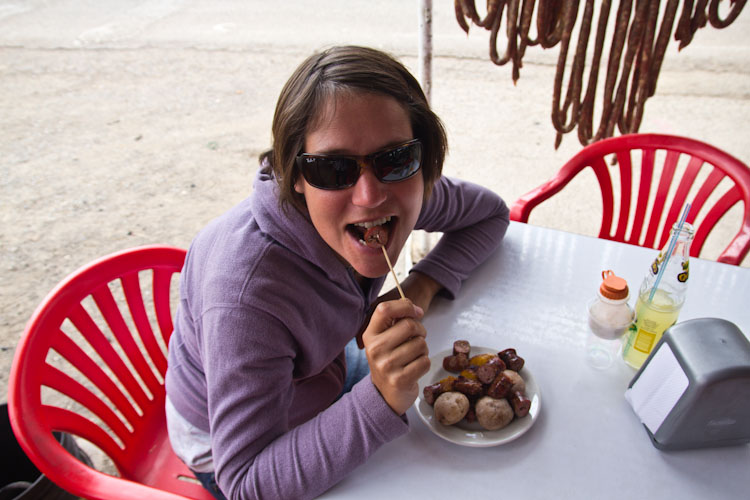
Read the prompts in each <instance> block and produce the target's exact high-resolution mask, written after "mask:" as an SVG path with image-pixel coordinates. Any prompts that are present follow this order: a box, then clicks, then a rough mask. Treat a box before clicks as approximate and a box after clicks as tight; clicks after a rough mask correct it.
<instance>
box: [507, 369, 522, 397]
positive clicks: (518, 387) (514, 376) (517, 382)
mask: <svg viewBox="0 0 750 500" xmlns="http://www.w3.org/2000/svg"><path fill="white" fill-rule="evenodd" d="M503 373H505V374H506V375H507V376H508V377H509V378H510V379H511V380H512V381H513V386H512V387H511V388H510V392H511V393H513V392H520V393H521V394H526V382H524V381H523V378H522V377H521V375H519V374H518V372H514V371H513V370H504V371H503Z"/></svg>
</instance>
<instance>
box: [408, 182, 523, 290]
mask: <svg viewBox="0 0 750 500" xmlns="http://www.w3.org/2000/svg"><path fill="white" fill-rule="evenodd" d="M509 215H510V211H509V210H508V207H507V205H506V204H505V202H504V201H503V200H502V198H500V197H499V196H498V195H497V194H495V193H494V192H492V191H490V190H489V189H487V188H484V187H482V186H479V185H477V184H472V183H470V182H465V181H459V180H456V179H450V178H447V177H441V178H440V180H438V182H437V183H436V184H435V189H434V190H433V192H432V196H431V197H430V199H429V200H428V201H427V202H426V203H425V206H424V207H423V209H422V213H421V214H420V216H419V219H418V220H417V225H416V229H423V230H425V231H430V232H442V233H443V236H442V237H441V238H440V241H438V243H437V244H436V245H435V247H434V248H433V249H432V250H431V251H430V252H429V253H428V254H427V255H426V256H425V257H424V258H423V259H422V260H420V261H419V262H418V263H417V264H416V265H415V266H414V267H413V268H412V269H411V274H414V273H416V272H418V273H422V274H424V275H427V276H429V277H430V278H432V279H433V280H434V281H435V282H437V283H440V285H442V289H441V293H443V294H445V295H447V296H448V297H449V298H453V297H454V296H455V294H456V293H457V292H458V290H459V289H460V287H461V283H462V282H463V280H465V279H466V278H467V277H468V276H469V274H471V272H472V271H474V270H475V269H476V268H477V267H478V266H479V265H481V264H482V263H483V262H484V261H485V260H486V259H487V257H489V256H490V254H492V252H494V251H495V250H496V249H497V247H498V246H499V245H500V242H501V241H502V239H503V237H504V236H505V231H506V230H507V229H508V225H509V221H510V219H509Z"/></svg>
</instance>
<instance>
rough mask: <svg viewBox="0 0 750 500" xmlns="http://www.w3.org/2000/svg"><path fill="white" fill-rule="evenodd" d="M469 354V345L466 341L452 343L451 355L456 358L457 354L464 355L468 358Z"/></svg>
mask: <svg viewBox="0 0 750 500" xmlns="http://www.w3.org/2000/svg"><path fill="white" fill-rule="evenodd" d="M470 352H471V344H469V341H468V340H456V341H455V342H453V355H454V356H456V355H458V354H466V356H467V357H468V356H469V353H470Z"/></svg>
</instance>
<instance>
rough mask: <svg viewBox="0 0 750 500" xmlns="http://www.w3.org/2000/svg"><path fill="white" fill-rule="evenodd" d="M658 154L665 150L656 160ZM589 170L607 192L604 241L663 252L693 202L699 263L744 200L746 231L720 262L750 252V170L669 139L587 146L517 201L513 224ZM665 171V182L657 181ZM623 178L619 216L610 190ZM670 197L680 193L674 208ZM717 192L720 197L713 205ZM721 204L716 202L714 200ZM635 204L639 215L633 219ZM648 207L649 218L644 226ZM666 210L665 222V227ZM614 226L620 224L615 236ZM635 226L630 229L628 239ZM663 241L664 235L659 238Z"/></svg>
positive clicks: (700, 146) (633, 138) (639, 137)
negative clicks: (719, 226)
mask: <svg viewBox="0 0 750 500" xmlns="http://www.w3.org/2000/svg"><path fill="white" fill-rule="evenodd" d="M657 151H662V153H660V154H659V155H658V157H657ZM636 152H640V168H638V165H637V164H636V166H634V165H633V159H636V160H637V159H638V158H637V157H636V156H633V155H634V154H637V153H636ZM611 155H614V157H616V158H617V162H616V164H617V166H616V167H613V168H611V169H610V168H609V167H608V166H607V159H608V158H611V157H612V156H611ZM659 159H663V164H662V165H661V169H658V168H656V167H657V166H658V160H659ZM678 164H679V165H685V166H684V173H683V174H682V175H681V176H678V177H679V178H675V172H676V171H680V169H678ZM586 167H591V169H592V170H593V171H594V173H595V174H596V178H597V180H598V181H599V187H600V188H601V194H602V206H603V213H602V223H601V227H600V230H599V238H603V239H608V240H614V241H620V242H624V243H630V244H633V245H638V246H642V247H648V248H662V247H663V246H664V243H665V242H666V241H667V238H669V229H670V228H671V227H672V225H673V224H674V223H675V222H677V220H678V218H679V217H680V215H681V212H682V209H683V207H684V205H685V203H686V202H690V203H691V208H690V213H689V215H688V217H687V221H688V222H690V223H691V224H693V225H694V226H695V229H696V231H695V238H694V240H693V243H692V245H691V248H690V255H691V256H693V257H697V256H698V255H700V252H701V249H702V248H703V243H704V242H705V241H706V237H707V236H708V235H709V233H710V232H711V230H712V229H713V228H714V226H715V225H716V223H717V221H719V219H721V217H722V216H723V215H724V214H725V213H726V212H727V211H728V210H729V209H730V208H731V207H732V206H734V205H735V204H736V203H738V202H740V201H742V202H743V203H744V212H743V216H742V226H741V227H740V230H739V231H738V232H737V234H736V235H735V237H734V238H733V239H732V241H731V242H730V243H729V245H728V246H727V247H726V248H725V249H724V251H723V252H722V253H721V255H719V257H718V259H717V260H718V261H719V262H725V263H728V264H734V265H739V264H740V263H741V262H742V259H743V258H744V257H745V255H747V253H748V250H750V169H748V167H747V165H745V164H744V163H742V162H741V161H739V160H738V159H736V158H734V157H732V156H730V155H728V154H727V153H725V152H723V151H721V150H719V149H717V148H715V147H714V146H711V145H709V144H706V143H703V142H700V141H696V140H694V139H688V138H684V137H676V136H670V135H660V134H629V135H623V136H620V137H612V138H609V139H604V140H601V141H598V142H594V143H592V144H589V145H588V146H586V147H584V148H583V149H582V150H581V151H580V152H579V153H578V154H576V155H575V156H574V157H573V158H571V159H570V160H569V161H568V162H567V163H566V164H565V165H564V166H563V167H562V168H561V169H560V171H559V172H557V174H556V175H555V176H554V177H553V178H552V179H550V180H549V181H547V182H545V183H544V184H542V185H541V186H539V187H538V188H536V189H534V190H532V191H530V192H529V193H527V194H525V195H523V196H522V197H521V198H519V199H518V201H516V202H515V203H514V204H513V206H512V207H511V211H510V218H511V220H514V221H518V222H528V220H529V214H530V213H531V210H532V209H533V208H534V207H536V206H537V205H539V204H540V203H541V202H543V201H544V200H546V199H548V198H550V197H551V196H553V195H554V194H556V193H558V192H560V191H561V190H562V189H563V188H564V187H565V186H566V185H567V184H568V183H569V182H570V181H571V180H572V179H573V177H575V176H576V175H578V174H579V173H580V172H581V171H582V170H583V169H585V168H586ZM635 169H638V173H639V177H640V181H639V183H638V190H637V191H638V195H637V199H634V196H633V194H632V184H633V173H634V170H635ZM702 169H703V174H702V175H705V179H704V180H703V183H702V184H701V185H700V186H697V187H695V188H694V187H693V184H694V183H695V182H696V177H697V176H698V174H699V171H701V170H702ZM659 170H660V171H661V175H659V176H658V178H657V174H658V171H659ZM617 171H619V183H620V193H619V213H617V214H615V213H614V200H615V196H616V194H615V192H614V190H613V188H612V177H611V176H613V175H616V174H615V172H617ZM725 178H726V179H729V180H730V181H731V182H730V184H731V187H730V188H729V189H728V190H727V191H726V192H724V193H723V194H721V189H719V190H717V186H718V185H719V182H720V181H722V179H725ZM725 184H726V183H725ZM652 186H655V189H656V191H655V193H654V195H653V200H652V201H649V198H650V195H651V190H652ZM671 186H674V187H671ZM670 187H671V188H670ZM670 190H672V191H673V192H674V194H673V196H672V197H671V203H669V204H668V203H667V201H668V199H669V193H670ZM715 190H716V191H717V194H716V195H714V198H712V199H711V200H709V196H711V194H712V193H713V192H714V191H715ZM715 198H718V200H716V201H714V199H715ZM707 201H708V203H707ZM633 203H635V210H634V213H633V215H632V217H631V205H632V204H633ZM667 205H668V206H667ZM649 207H651V214H650V216H649V218H648V220H646V214H647V210H648V208H649ZM665 210H666V219H665V220H664V222H663V223H661V222H660V221H661V220H662V217H663V215H664V214H665ZM615 215H616V217H617V219H616V220H615ZM699 215H700V218H698V216H699ZM696 220H698V222H697V223H696ZM615 222H616V224H617V225H616V227H615V230H614V232H613V224H614V223H615ZM631 225H632V229H631V230H630V232H629V233H628V227H629V226H631ZM660 229H661V231H659V230H660ZM644 231H645V232H644ZM657 235H660V236H659V238H658V239H657Z"/></svg>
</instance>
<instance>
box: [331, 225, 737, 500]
mask: <svg viewBox="0 0 750 500" xmlns="http://www.w3.org/2000/svg"><path fill="white" fill-rule="evenodd" d="M655 255H656V250H650V249H644V248H640V247H635V246H632V245H626V244H621V243H615V242H610V241H605V240H599V239H596V238H590V237H585V236H579V235H574V234H570V233H565V232H560V231H555V230H551V229H544V228H540V227H535V226H530V225H526V224H520V223H511V226H510V228H509V230H508V234H507V236H506V238H505V240H504V242H503V245H502V247H501V249H500V250H499V251H498V252H497V253H496V254H494V255H493V256H492V257H491V258H490V259H489V261H488V262H486V263H485V264H484V265H483V266H482V267H481V268H480V269H479V270H478V272H476V273H474V275H473V276H472V277H471V278H470V279H469V280H467V282H466V283H465V284H464V287H463V289H462V291H461V293H460V295H459V296H458V297H457V299H456V300H455V301H447V300H443V299H439V300H437V301H436V302H435V303H434V305H433V307H432V308H431V309H430V311H429V313H428V315H427V317H426V318H425V320H424V324H425V326H426V328H427V332H428V343H429V347H430V351H431V352H433V353H437V352H439V351H441V350H443V349H447V348H449V347H451V346H452V343H453V340H455V339H458V338H465V339H468V340H469V341H471V342H472V344H474V345H483V346H490V347H497V348H506V347H515V348H516V349H517V350H518V353H519V355H521V356H522V357H523V358H524V359H525V360H526V366H527V367H528V368H529V369H530V370H531V371H532V373H533V374H534V377H535V378H536V381H537V383H538V385H539V387H540V390H541V395H542V405H541V408H542V410H541V414H540V416H539V418H538V420H537V421H536V423H535V425H534V426H533V427H532V428H531V429H530V430H529V431H528V432H527V433H526V434H525V435H523V436H521V437H520V438H519V439H517V440H515V441H512V442H510V443H507V444H504V445H501V446H497V447H491V448H469V447H463V446H459V445H456V444H452V443H449V442H447V441H444V440H442V439H440V438H438V437H437V436H435V435H434V434H432V432H431V431H430V430H429V429H428V428H427V427H426V426H425V424H423V422H422V421H421V420H420V418H419V416H418V415H417V414H416V412H415V410H414V407H412V408H411V409H410V410H409V412H408V416H409V420H410V425H411V432H409V433H408V434H407V435H406V436H404V437H402V438H400V439H398V440H396V441H394V442H392V443H389V444H387V445H385V446H384V447H383V448H381V449H380V450H379V451H378V452H377V453H376V454H375V455H374V456H373V457H372V458H371V459H370V460H369V461H368V462H367V463H365V464H364V465H363V466H361V467H360V468H358V469H357V470H356V471H355V472H354V473H353V474H352V475H351V476H349V477H348V478H346V479H345V480H344V481H342V482H341V483H339V484H338V485H336V486H335V487H334V488H332V489H331V490H330V491H328V492H327V493H326V494H325V495H324V497H325V498H357V499H358V500H361V499H366V498H373V499H384V498H385V499H389V500H392V499H397V498H410V499H416V498H437V499H441V498H445V499H451V500H455V499H459V498H469V499H477V500H478V499H485V498H486V499H490V498H509V499H523V500H532V499H552V498H573V497H575V498H582V499H609V498H622V499H627V500H633V499H638V498H654V499H656V498H679V499H693V498H694V499H706V498H712V499H713V498H717V499H719V498H722V499H723V498H726V499H730V498H731V499H739V498H749V497H748V495H750V493H749V492H750V446H748V445H743V446H734V447H727V448H713V449H703V450H689V451H680V452H664V451H660V450H658V449H656V448H655V447H654V446H653V445H652V444H651V441H650V440H649V438H648V435H647V433H646V431H645V429H644V428H643V426H642V425H641V424H640V422H639V421H638V418H637V417H636V415H635V414H634V413H633V411H632V409H631V408H630V406H629V405H628V403H627V402H626V401H625V399H624V397H623V394H624V391H625V389H626V388H627V385H628V383H629V382H630V380H631V379H632V377H633V375H634V374H635V371H634V370H633V369H631V368H629V367H628V366H626V365H625V364H624V363H623V362H622V361H621V360H618V362H617V363H616V364H615V366H613V367H611V368H609V369H608V370H604V371H602V370H596V369H594V368H592V367H590V366H589V365H587V363H586V360H585V350H584V345H585V339H586V336H587V334H588V330H587V328H588V327H587V322H586V321H587V320H586V308H585V304H586V301H587V300H589V299H590V298H592V297H593V296H594V294H595V293H596V290H597V288H598V286H599V284H600V283H601V271H602V270H604V269H612V270H613V271H615V273H616V274H618V275H620V276H622V277H623V278H625V279H626V280H627V282H628V284H629V286H630V288H631V299H630V304H631V305H633V304H634V303H635V296H636V295H637V290H638V287H639V286H640V283H641V280H642V278H643V276H644V274H645V272H646V269H647V267H648V265H649V264H650V263H651V261H652V260H653V258H654V257H655ZM689 287H690V288H689V291H688V297H687V300H686V302H685V305H684V307H683V309H682V312H681V314H680V317H679V318H678V321H683V320H686V319H691V318H699V317H720V318H725V319H727V320H729V321H732V322H733V323H735V324H736V325H737V326H738V327H739V328H740V329H741V330H742V331H743V332H744V333H745V335H748V334H750V300H748V298H750V269H747V268H740V267H736V266H730V265H727V264H719V263H716V262H710V261H706V260H701V259H691V262H690V282H689Z"/></svg>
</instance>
